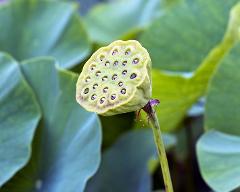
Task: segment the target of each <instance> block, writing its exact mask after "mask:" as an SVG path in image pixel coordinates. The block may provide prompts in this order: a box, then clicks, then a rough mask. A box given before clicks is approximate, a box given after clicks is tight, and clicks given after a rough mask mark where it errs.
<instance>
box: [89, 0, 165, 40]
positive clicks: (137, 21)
mask: <svg viewBox="0 0 240 192" xmlns="http://www.w3.org/2000/svg"><path fill="white" fill-rule="evenodd" d="M160 2H161V0H117V1H113V2H110V3H104V4H100V5H97V6H96V7H94V8H93V9H92V10H91V11H90V12H89V13H88V14H87V16H86V17H85V23H86V26H87V30H88V32H89V34H90V37H91V39H92V40H93V41H94V42H97V43H100V44H107V43H110V42H112V41H114V40H117V39H126V38H128V37H131V36H133V35H134V34H136V33H137V32H138V31H139V30H141V29H143V27H145V26H146V25H147V24H148V23H149V22H150V21H151V20H152V19H153V18H156V17H157V16H158V15H159V14H160Z"/></svg>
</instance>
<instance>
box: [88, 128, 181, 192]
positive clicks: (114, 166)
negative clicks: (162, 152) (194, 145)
mask: <svg viewBox="0 0 240 192" xmlns="http://www.w3.org/2000/svg"><path fill="white" fill-rule="evenodd" d="M163 138H164V143H165V146H166V148H167V149H168V148H169V147H171V146H173V145H174V144H175V142H176V141H175V138H174V137H173V136H170V135H164V137H163ZM155 156H156V146H155V144H154V140H153V134H152V130H151V129H145V130H137V131H136V130H135V131H131V132H128V133H127V134H125V135H123V136H122V137H121V138H120V139H119V140H118V141H117V142H116V143H115V144H114V145H113V146H112V147H111V148H110V149H109V150H107V151H106V152H105V153H104V154H103V157H102V163H101V165H100V168H99V170H98V172H97V174H96V175H95V176H94V177H93V178H92V179H91V180H90V182H89V183H88V185H87V190H86V191H87V192H102V191H104V192H112V191H114V192H122V191H124V192H133V191H136V192H150V191H151V188H152V187H151V177H150V173H149V170H148V166H147V165H148V161H149V160H150V159H151V158H156V157H155Z"/></svg>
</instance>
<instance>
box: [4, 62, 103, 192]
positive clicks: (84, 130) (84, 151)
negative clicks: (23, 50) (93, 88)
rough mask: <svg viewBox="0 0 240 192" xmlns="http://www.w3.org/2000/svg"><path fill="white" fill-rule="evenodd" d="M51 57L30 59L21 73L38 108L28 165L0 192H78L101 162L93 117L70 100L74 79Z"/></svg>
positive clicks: (97, 129)
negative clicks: (38, 124) (40, 117)
mask: <svg viewBox="0 0 240 192" xmlns="http://www.w3.org/2000/svg"><path fill="white" fill-rule="evenodd" d="M55 64H56V63H55V62H54V60H52V59H34V60H30V61H26V62H24V63H23V64H22V71H23V73H24V75H25V77H26V79H27V81H28V82H29V84H30V85H31V87H32V88H33V90H34V92H35V94H36V96H37V100H38V102H39V104H40V106H41V109H42V114H43V119H42V122H41V124H40V126H39V127H38V129H37V134H36V137H35V140H34V145H33V155H32V158H31V160H30V163H29V164H28V165H27V166H26V167H25V168H24V169H22V170H21V171H20V172H19V173H18V174H17V175H16V176H15V177H14V178H13V179H12V180H10V182H8V183H7V184H6V185H5V186H4V187H3V189H1V190H0V191H1V192H5V191H6V192H7V191H8V192H9V191H11V192H19V191H24V192H27V191H29V192H30V191H31V192H32V191H51V192H65V191H68V192H75V191H83V190H84V188H85V184H86V182H87V180H88V179H89V178H90V177H91V176H92V175H93V174H94V173H95V171H96V169H97V167H98V165H99V162H100V144H101V131H100V124H99V120H98V117H97V115H96V114H94V113H89V112H86V111H85V110H84V109H83V108H81V107H80V106H79V105H78V104H77V103H76V101H75V83H76V79H77V76H76V75H75V74H72V73H70V72H66V71H59V70H56V68H55Z"/></svg>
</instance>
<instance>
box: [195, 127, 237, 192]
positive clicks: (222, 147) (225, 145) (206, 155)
mask: <svg viewBox="0 0 240 192" xmlns="http://www.w3.org/2000/svg"><path fill="white" fill-rule="evenodd" d="M225 125H226V124H225ZM226 128H227V127H226ZM197 155H198V161H199V165H200V169H201V173H202V176H203V178H204V179H205V181H206V182H207V183H208V185H209V186H210V187H212V189H213V190H214V191H216V192H230V191H232V190H233V189H235V188H237V187H239V186H240V183H239V180H240V137H236V136H233V135H227V134H224V133H220V132H217V131H210V132H207V133H206V134H204V135H203V136H202V137H201V138H200V140H199V141H198V143H197Z"/></svg>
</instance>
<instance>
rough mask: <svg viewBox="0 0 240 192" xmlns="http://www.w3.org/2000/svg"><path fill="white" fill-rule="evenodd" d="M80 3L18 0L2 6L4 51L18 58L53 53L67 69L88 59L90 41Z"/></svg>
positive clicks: (0, 42)
mask: <svg viewBox="0 0 240 192" xmlns="http://www.w3.org/2000/svg"><path fill="white" fill-rule="evenodd" d="M76 8H77V7H76V5H75V4H72V3H67V2H54V1H47V0H41V1H39V0H14V1H9V3H7V4H3V5H0V31H1V33H0V50H2V51H6V52H8V53H10V54H11V55H12V56H14V57H15V58H16V59H17V60H20V61H21V60H24V59H28V58H31V57H36V56H53V57H56V58H57V59H58V61H59V64H60V66H61V67H63V68H69V67H72V66H74V65H76V64H78V63H79V62H81V61H83V59H85V58H86V57H87V56H88V54H89V52H90V44H89V40H88V37H87V35H86V32H85V30H84V28H83V25H82V23H81V21H80V18H79V16H78V13H77V9H76Z"/></svg>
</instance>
